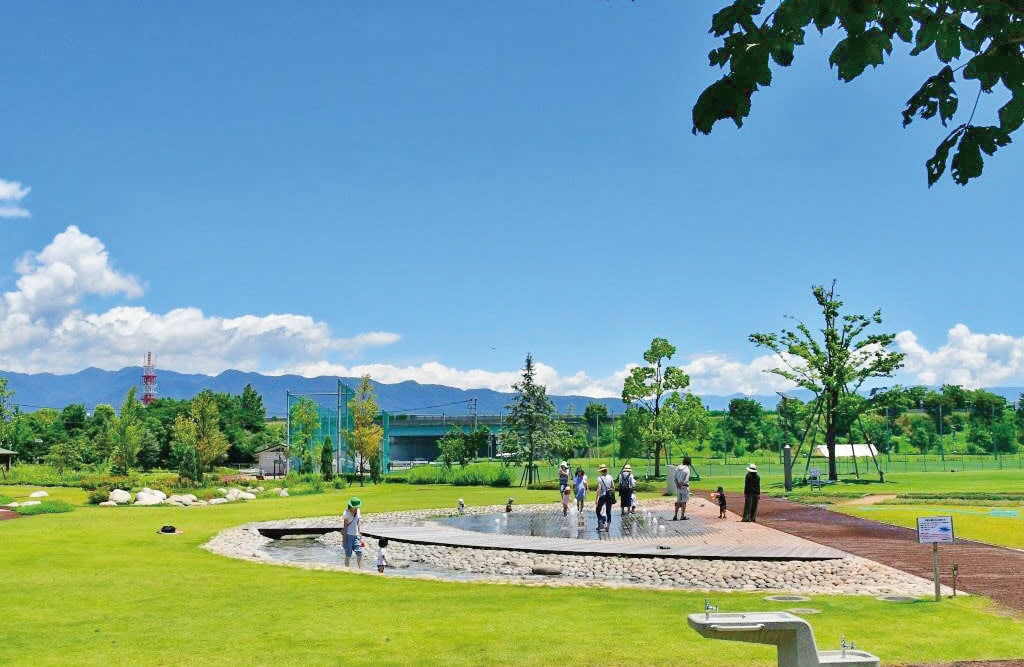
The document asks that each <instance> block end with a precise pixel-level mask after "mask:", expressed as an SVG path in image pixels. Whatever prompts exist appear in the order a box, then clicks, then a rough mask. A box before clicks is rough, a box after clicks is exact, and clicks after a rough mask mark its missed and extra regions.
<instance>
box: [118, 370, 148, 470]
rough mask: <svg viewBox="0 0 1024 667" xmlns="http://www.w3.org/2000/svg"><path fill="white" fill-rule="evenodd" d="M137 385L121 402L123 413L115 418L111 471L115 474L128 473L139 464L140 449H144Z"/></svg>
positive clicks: (140, 406)
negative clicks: (136, 393) (136, 396)
mask: <svg viewBox="0 0 1024 667" xmlns="http://www.w3.org/2000/svg"><path fill="white" fill-rule="evenodd" d="M135 392H136V389H135V387H132V388H131V389H129V390H128V394H127V395H126V396H125V397H124V401H123V402H122V403H121V414H119V415H118V416H117V418H116V419H115V420H114V424H113V428H112V430H111V436H112V438H111V439H112V442H113V450H112V451H111V454H110V472H111V474H114V475H126V474H128V471H129V470H131V469H132V468H134V467H135V466H136V465H138V458H139V450H140V449H142V434H143V432H144V431H145V427H144V426H143V425H142V418H141V416H142V405H141V404H140V403H139V401H138V400H137V399H136V398H135Z"/></svg>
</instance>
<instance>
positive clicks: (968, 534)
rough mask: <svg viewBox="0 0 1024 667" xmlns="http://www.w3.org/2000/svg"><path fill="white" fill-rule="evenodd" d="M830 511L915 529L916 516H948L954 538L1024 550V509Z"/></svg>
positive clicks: (950, 507)
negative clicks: (950, 518)
mask: <svg viewBox="0 0 1024 667" xmlns="http://www.w3.org/2000/svg"><path fill="white" fill-rule="evenodd" d="M832 509H834V510H837V511H840V512H845V513H846V514H852V515H853V516H859V517H863V518H865V519H871V520H873V521H881V522H883V523H891V524H893V525H896V526H905V527H907V528H915V529H916V528H917V517H919V516H938V515H948V516H952V517H953V531H954V533H955V534H956V536H957V537H962V538H964V539H968V540H977V541H978V542H985V543H986V544H996V545H999V546H1004V547H1011V548H1014V549H1024V505H1018V506H1017V507H1013V506H1007V505H999V506H988V507H986V506H983V505H971V506H966V507H965V506H962V505H888V504H886V505H871V506H851V505H835V506H833V507H832ZM1012 513H1015V514H1012Z"/></svg>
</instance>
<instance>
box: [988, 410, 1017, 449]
mask: <svg viewBox="0 0 1024 667" xmlns="http://www.w3.org/2000/svg"><path fill="white" fill-rule="evenodd" d="M992 449H993V450H994V451H997V452H1000V453H1004V454H1013V453H1015V452H1016V451H1017V426H1016V425H1015V424H1014V419H1013V415H1012V414H1010V413H1009V412H1005V413H1003V415H1002V416H1001V417H1000V419H999V421H997V422H996V423H995V424H994V425H993V426H992Z"/></svg>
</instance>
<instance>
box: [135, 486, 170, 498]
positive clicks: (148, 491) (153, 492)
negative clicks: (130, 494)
mask: <svg viewBox="0 0 1024 667" xmlns="http://www.w3.org/2000/svg"><path fill="white" fill-rule="evenodd" d="M139 493H145V494H148V495H151V496H156V497H157V498H158V499H160V500H167V494H166V493H164V492H163V491H161V490H160V489H151V488H149V487H148V486H147V487H146V488H144V489H142V490H141V491H139Z"/></svg>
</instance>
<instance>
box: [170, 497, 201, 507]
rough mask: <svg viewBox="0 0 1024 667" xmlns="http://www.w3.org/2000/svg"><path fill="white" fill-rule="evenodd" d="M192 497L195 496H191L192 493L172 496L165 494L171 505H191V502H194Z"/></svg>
mask: <svg viewBox="0 0 1024 667" xmlns="http://www.w3.org/2000/svg"><path fill="white" fill-rule="evenodd" d="M194 498H195V496H192V495H188V496H179V495H173V496H167V502H168V503H170V504H171V505H191V504H192V503H193V502H195V501H194V500H193V499H194Z"/></svg>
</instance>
